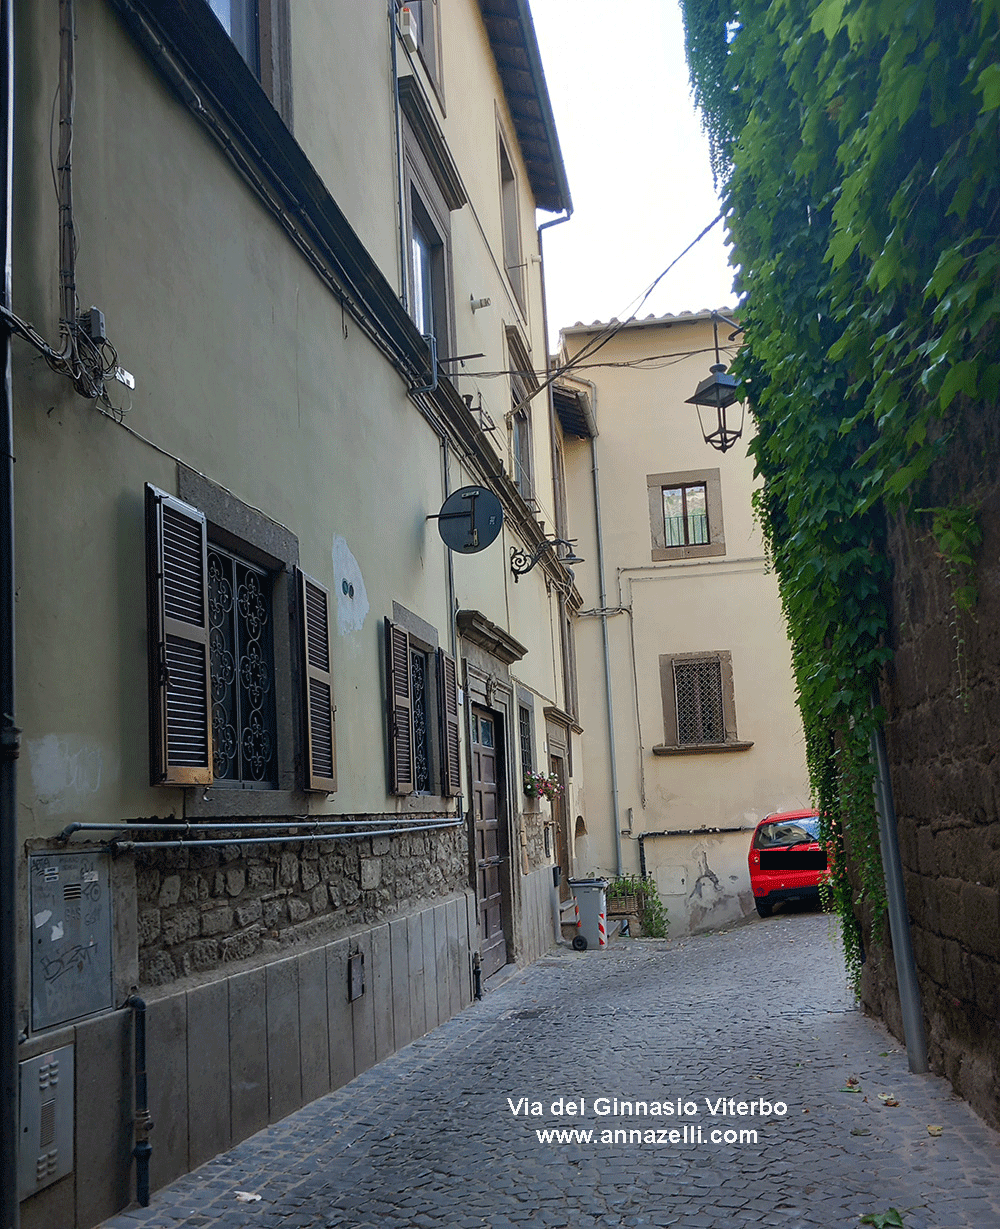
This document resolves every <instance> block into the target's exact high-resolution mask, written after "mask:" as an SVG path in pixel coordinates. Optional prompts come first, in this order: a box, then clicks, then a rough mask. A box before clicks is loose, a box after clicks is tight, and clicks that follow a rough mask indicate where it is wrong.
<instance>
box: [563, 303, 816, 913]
mask: <svg viewBox="0 0 1000 1229" xmlns="http://www.w3.org/2000/svg"><path fill="white" fill-rule="evenodd" d="M731 331H732V330H731V328H729V327H728V326H726V325H722V326H720V341H721V342H722V343H723V345H724V346H726V345H728V342H727V338H728V334H729V332H731ZM589 336H590V334H589V333H586V332H584V331H583V330H582V329H580V328H574V329H571V330H568V331H567V333H565V334H564V343H565V344H566V347H567V350H568V352H569V353H570V354H572V353H573V351H574V350H575V349H576V348H578V347H579V346H580V345H582V344H583V343H584V342H585V341H586V340H587V339H588V337H589ZM728 351H729V353H728V357H729V358H730V359H731V357H732V353H733V352H734V346H733V345H728ZM714 357H715V356H714V351H713V332H712V324H711V321H710V320H705V319H691V318H686V317H683V316H682V317H679V318H672V319H670V320H666V321H649V322H637V323H636V324H635V325H631V326H629V328H627V329H625V330H623V331H622V332H620V333H619V334H618V335H617V336H616V337H614V339H613V340H612V341H611V342H609V343H608V344H607V345H605V346H603V347H602V349H601V352H600V356H599V358H598V360H597V361H598V364H607V366H606V367H605V366H601V365H598V366H595V367H594V368H593V369H589V370H587V371H582V372H581V373H580V374H581V375H582V376H584V377H585V378H586V380H589V381H592V382H593V385H594V386H595V387H594V388H593V389H592V388H589V387H588V385H587V384H586V383H577V384H576V385H575V387H577V388H578V389H580V390H582V391H583V392H584V393H585V394H586V395H587V396H588V397H590V398H591V400H592V403H593V408H594V412H595V417H596V421H597V426H598V432H599V433H598V435H597V437H596V441H593V442H592V441H590V440H584V439H577V438H573V437H567V438H566V441H565V457H566V471H567V486H568V491H569V510H570V524H571V526H572V533H573V536H574V537H579V542H578V544H577V547H576V549H577V552H578V554H580V555H582V556H583V557H584V559H585V562H584V563H581V564H579V565H577V566H576V567H575V571H576V575H577V584H578V586H579V588H580V591H581V593H582V594H583V611H582V613H581V615H580V617H579V618H578V620H577V624H576V638H577V658H578V661H579V663H580V669H579V685H580V710H581V722H582V724H583V726H584V731H585V732H584V735H583V738H582V742H583V746H584V757H585V763H586V772H585V779H584V792H583V793H581V794H580V795H579V797H578V799H577V805H578V807H579V810H578V811H576V812H574V814H580V813H582V815H583V817H584V823H585V825H586V829H587V836H586V838H585V839H584V840H582V841H578V842H577V844H576V866H575V873H577V874H582V875H586V874H592V873H603V874H613V873H614V872H615V869H616V861H617V851H616V848H615V832H614V822H613V818H612V817H613V815H614V806H615V799H614V796H613V779H612V771H611V750H612V748H611V740H610V733H609V720H608V700H607V682H606V677H605V668H604V642H603V640H604V631H603V627H602V622H603V620H602V617H601V612H600V609H599V608H600V592H601V588H600V578H599V575H598V560H599V551H598V543H597V533H596V516H595V507H594V494H593V477H592V470H593V458H594V447H593V445H596V458H597V466H598V472H599V483H600V493H601V520H602V528H603V545H604V558H605V562H604V592H605V605H604V611H605V612H606V621H607V638H608V656H609V659H610V666H611V677H612V706H613V720H614V756H615V767H616V776H617V787H618V799H617V805H618V821H619V829H620V831H619V839H620V845H621V857H622V868H623V870H624V872H625V873H636V872H638V870H639V851H638V837H639V836H640V835H641V834H643V833H647V832H648V833H654V832H662V831H670V832H676V831H677V830H685V829H701V828H724V829H738V830H739V831H737V832H727V833H720V834H713V835H711V836H709V835H706V836H705V837H699V836H696V837H686V836H677V837H674V836H671V837H668V838H659V837H657V838H651V839H650V840H649V841H648V842H645V847H646V862H647V869H648V870H649V871H650V873H652V874H653V875H654V877H655V878H656V881H657V884H658V886H659V889H660V893H661V896H662V897H663V899H664V901H665V903H666V904H667V907H668V913H669V916H670V924H671V933H672V934H683V933H685V932H687V931H689V930H697V929H703V928H707V927H710V926H714V925H718V924H722V923H724V922H727V921H731V920H733V919H734V918H738V917H741V916H743V915H744V914H746V913H748V912H753V910H754V905H753V898H752V894H751V891H750V882H749V872H748V868H747V857H746V855H747V850H748V848H749V842H750V832H751V830H752V829H753V827H754V826H755V825H756V823H757V822H758V821H759V820H760V819H762V818H763V817H764V816H765V815H766V814H768V813H770V812H773V811H780V810H785V809H792V808H798V807H803V806H808V804H809V784H808V776H807V772H806V767H805V753H804V743H803V738H802V729H801V722H800V720H799V717H798V711H797V709H796V707H795V701H794V689H793V683H792V675H791V655H790V652H789V647H788V642H787V637H786V634H785V629H784V621H783V618H782V614H781V605H780V601H779V598H778V592H777V585H776V582H775V578H774V577H773V576H772V575H771V574H770V573H769V572H768V567H767V561H766V559H765V557H764V547H763V542H762V540H761V536H760V532H759V530H758V528H757V526H756V525H755V523H754V516H753V508H752V504H751V498H752V493H753V489H754V480H753V462H752V461H751V460H750V459H749V458H748V457H747V456H746V439H747V436H748V435H749V430H750V426H749V422H748V424H747V433H746V434H745V436H744V439H743V440H742V441H740V442H739V443H737V444H736V445H735V446H734V447H733V448H731V449H730V450H729V451H728V452H726V453H725V454H721V453H719V452H717V451H714V450H713V449H711V448H710V447H709V446H708V445H707V444H706V443H705V442H704V441H703V439H702V435H701V431H700V429H699V425H698V418H697V415H696V413H695V410H694V408H693V407H691V406H687V405H685V404H684V401H685V399H686V398H687V397H689V396H691V394H692V392H693V391H694V389H695V387H696V385H697V383H698V381H699V380H701V379H703V378H704V376H705V375H706V374H707V370H708V366H709V363H711V362H712V361H714ZM725 357H727V356H725V355H724V358H725ZM568 383H569V386H570V387H573V383H572V380H570V381H569V382H568ZM738 417H739V411H738V408H737V410H736V418H737V420H738ZM706 471H711V473H712V475H713V476H712V477H711V478H709V479H708V480H707V481H708V486H709V491H710V492H711V489H712V485H713V483H714V484H716V490H717V491H718V492H719V495H718V499H719V506H720V507H721V512H722V521H721V524H722V526H723V527H724V549H718V550H717V552H716V553H702V554H698V553H692V554H691V555H689V556H687V557H680V556H678V557H668V558H664V557H662V556H663V555H664V553H665V552H663V551H662V550H659V549H658V548H657V546H656V543H655V540H654V533H655V526H654V524H653V523H652V514H651V496H650V493H649V486H648V484H647V479H649V480H650V482H652V485H653V487H654V498H655V500H659V499H660V495H659V490H660V488H659V486H657V485H656V483H655V482H653V481H652V480H653V478H654V477H655V476H656V475H664V474H704V473H705V472H706ZM710 498H711V494H710ZM660 515H661V516H662V513H660ZM710 519H711V517H710ZM717 527H718V517H717V516H716V528H717ZM659 531H660V533H661V534H662V531H663V526H662V520H661V522H660V526H659ZM712 541H713V546H718V539H717V537H716V534H715V530H713V539H712ZM715 652H720V653H726V654H728V655H729V661H730V663H731V670H732V681H733V701H734V706H735V727H734V732H735V740H736V742H737V744H738V745H737V747H734V748H732V749H730V748H728V747H725V748H719V749H718V750H717V751H714V750H713V752H712V753H697V754H695V753H684V752H681V753H677V752H676V750H675V751H673V752H672V753H669V754H668V753H665V750H664V747H665V743H666V741H667V722H666V717H665V699H664V691H663V676H662V673H661V657H662V656H664V655H672V654H685V653H689V654H698V653H702V654H705V653H709V654H711V653H715ZM747 744H752V745H747Z"/></svg>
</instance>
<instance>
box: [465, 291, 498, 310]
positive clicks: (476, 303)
mask: <svg viewBox="0 0 1000 1229" xmlns="http://www.w3.org/2000/svg"><path fill="white" fill-rule="evenodd" d="M469 302H470V303H471V304H472V311H473V314H475V313H476V312H477V311H479V309H480V308H481V307H489V306H490V304H491V303H492V302H493V300H492V299H474V298H473V297H472V295H471V294H470V295H469Z"/></svg>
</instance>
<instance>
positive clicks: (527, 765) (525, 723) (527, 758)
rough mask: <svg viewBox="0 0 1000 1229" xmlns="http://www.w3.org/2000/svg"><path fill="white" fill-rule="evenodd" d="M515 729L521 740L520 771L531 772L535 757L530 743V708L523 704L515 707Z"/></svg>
mask: <svg viewBox="0 0 1000 1229" xmlns="http://www.w3.org/2000/svg"><path fill="white" fill-rule="evenodd" d="M517 729H518V734H519V736H520V742H521V771H522V772H532V771H533V770H534V767H535V759H534V755H533V753H532V752H533V748H532V744H531V709H530V708H526V707H525V706H524V705H523V704H521V705H518V709H517Z"/></svg>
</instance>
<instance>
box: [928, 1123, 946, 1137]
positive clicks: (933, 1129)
mask: <svg viewBox="0 0 1000 1229" xmlns="http://www.w3.org/2000/svg"><path fill="white" fill-rule="evenodd" d="M943 1133H944V1127H939V1126H936V1125H934V1124H932V1123H928V1126H927V1134H928V1135H942V1134H943Z"/></svg>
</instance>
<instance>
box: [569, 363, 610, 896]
mask: <svg viewBox="0 0 1000 1229" xmlns="http://www.w3.org/2000/svg"><path fill="white" fill-rule="evenodd" d="M573 378H574V379H575V380H578V381H579V383H581V384H586V385H588V386H589V388H590V395H591V397H592V398H593V404H594V418H595V421H596V418H597V388H596V386H595V385H594V384H593V383H592V381H590V380H581V379H580V378H579V377H578V376H574V377H573ZM590 456H591V460H592V462H593V467H592V472H593V475H594V521H595V524H596V528H597V577H598V587H599V594H598V605H599V609H600V611H601V637H602V640H603V642H604V685H605V690H606V694H607V705H608V744H609V745H608V754H609V757H610V761H611V812H612V822H613V823H614V829H615V874H616V875H621V874H622V835H621V831H620V828H619V824H618V802H619V799H618V753H617V749H616V746H615V707H614V699H613V697H612V693H611V643H610V639H609V636H608V616H607V604H608V597H607V585H606V584H605V581H604V527H603V522H602V520H601V474H600V469H599V467H598V464H597V437H596V436H593V435H592V436H591V437H590Z"/></svg>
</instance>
